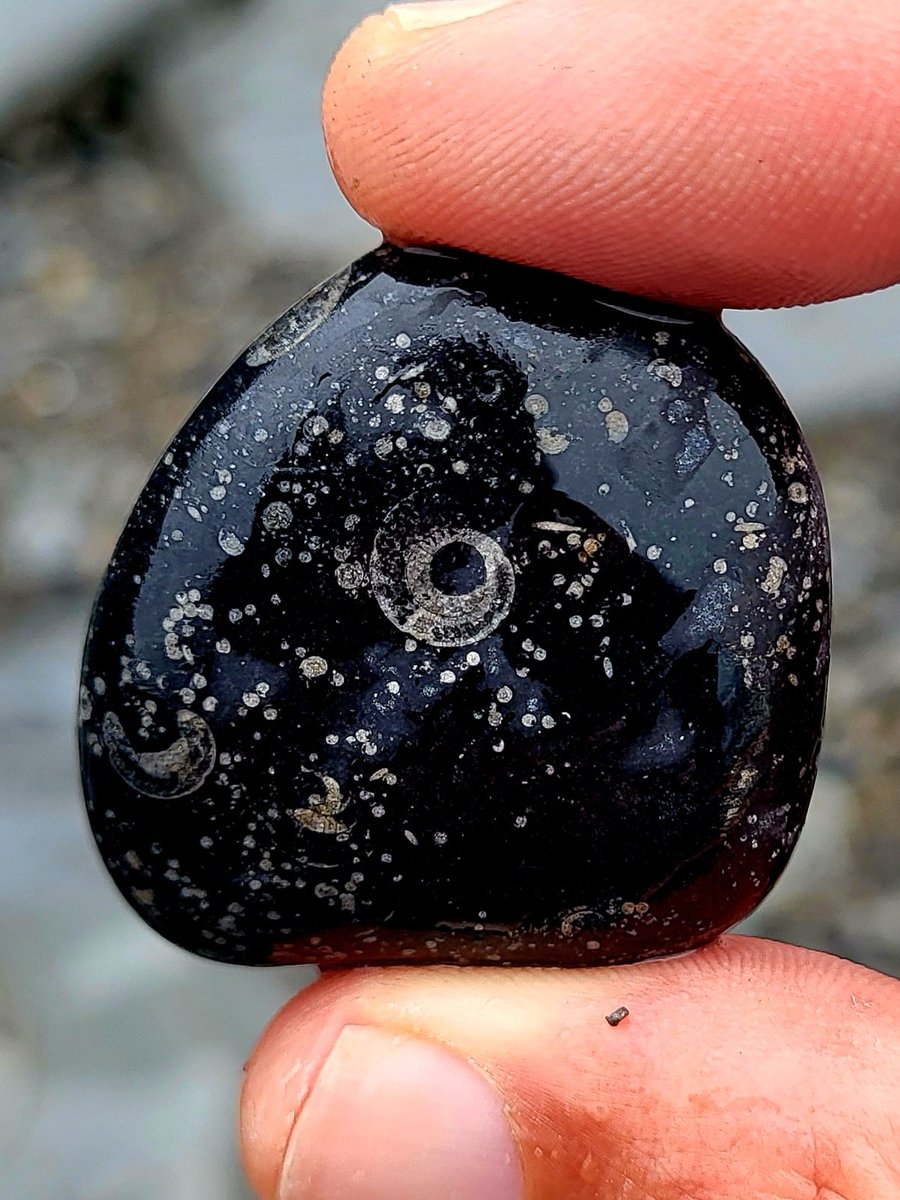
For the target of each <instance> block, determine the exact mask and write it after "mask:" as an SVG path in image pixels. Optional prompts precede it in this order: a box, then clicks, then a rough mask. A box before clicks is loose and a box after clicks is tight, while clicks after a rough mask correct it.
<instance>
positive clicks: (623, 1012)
mask: <svg viewBox="0 0 900 1200" xmlns="http://www.w3.org/2000/svg"><path fill="white" fill-rule="evenodd" d="M627 1016H628V1009H627V1008H626V1007H625V1006H624V1005H622V1007H621V1008H617V1009H616V1010H615V1012H611V1013H607V1014H606V1023H607V1025H612V1027H613V1028H614V1029H615V1027H616V1026H617V1025H621V1023H622V1022H623V1021H624V1020H625V1018H626V1017H627Z"/></svg>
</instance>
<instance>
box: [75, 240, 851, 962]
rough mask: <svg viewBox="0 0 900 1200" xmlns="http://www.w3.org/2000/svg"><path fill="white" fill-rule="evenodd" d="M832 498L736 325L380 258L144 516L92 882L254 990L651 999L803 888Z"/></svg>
mask: <svg viewBox="0 0 900 1200" xmlns="http://www.w3.org/2000/svg"><path fill="white" fill-rule="evenodd" d="M828 603H829V575H828V541H827V530H826V525H825V513H824V507H823V502H822V494H821V489H820V486H819V482H818V480H817V478H816V475H815V472H814V469H813V466H812V463H811V461H810V457H809V452H808V450H807V448H806V446H805V444H804V442H803V439H802V437H801V435H800V433H799V431H798V429H797V426H796V424H795V422H794V420H793V418H792V417H791V415H790V413H789V412H788V411H787V409H786V407H785V405H784V402H783V401H782V400H781V398H780V397H779V396H778V394H777V392H776V391H775V390H774V388H773V387H772V385H771V383H770V382H769V381H768V380H767V378H766V377H765V375H764V374H763V372H762V371H761V370H760V368H759V367H758V366H757V365H756V364H755V363H754V362H753V361H752V359H750V357H749V356H748V355H747V354H746V352H745V351H744V350H743V349H742V348H741V347H740V346H739V345H738V344H737V343H736V342H735V341H734V340H733V339H732V338H731V337H730V336H729V335H728V334H727V333H726V332H725V331H724V330H723V328H722V327H721V325H720V324H719V322H718V321H716V320H715V319H714V318H713V317H710V316H707V315H704V314H699V313H694V312H689V311H686V310H676V309H661V308H659V307H658V306H654V305H651V304H647V303H644V302H641V301H637V300H633V299H631V298H628V297H622V296H617V295H614V294H611V293H605V292H602V291H599V290H598V289H595V288H590V287H587V286H585V285H582V284H578V283H575V282H572V281H569V280H565V279H563V278H561V277H558V276H554V275H548V274H544V273H541V272H537V271H528V270H524V269H522V268H516V267H510V266H505V265H502V264H499V263H494V262H490V261H487V260H483V259H477V258H469V257H463V256H457V255H451V254H435V253H429V252H424V251H406V252H401V251H398V250H395V249H393V248H390V247H386V248H383V249H382V250H380V251H377V252H376V253H374V254H371V255H369V256H368V257H366V258H364V259H362V260H361V261H360V262H358V263H356V264H355V265H354V266H353V267H351V268H349V269H348V270H347V271H345V272H344V273H343V274H341V275H339V276H337V277H336V278H335V279H333V280H331V281H329V282H328V283H326V284H324V285H323V286H322V287H321V288H319V289H318V290H317V291H316V292H314V293H312V294H311V295H310V296H308V297H307V298H306V299H305V300H303V301H301V302H300V304H298V305H297V306H296V308H295V309H293V310H291V312H289V313H288V314H287V315H286V316H285V317H283V318H282V319H281V320H280V321H279V322H277V323H276V324H275V325H274V326H273V327H272V329H271V330H270V331H268V333H266V334H265V336H264V337H263V338H262V339H261V340H260V341H259V342H257V343H256V344H255V345H254V346H252V347H251V348H250V349H249V350H248V351H247V352H246V353H245V354H244V355H243V356H242V357H241V358H240V359H239V360H238V361H237V363H235V365H234V366H233V367H232V368H231V369H230V370H229V371H228V372H227V373H226V375H225V376H224V377H223V379H222V380H221V381H220V382H219V383H218V384H217V385H216V386H215V387H214V388H213V390H212V392H211V393H210V394H209V395H208V396H207V397H206V399H205V400H204V401H203V403H202V404H201V405H200V406H199V408H198V409H197V410H196V412H195V413H194V414H193V416H192V417H191V418H190V420H189V421H188V422H187V424H186V425H185V427H184V429H183V430H182V431H181V432H180V433H179V434H178V436H177V437H176V438H175V440H174V441H173V443H172V445H171V447H170V448H169V450H168V451H167V452H166V454H165V455H164V457H163V459H162V462H161V463H160V464H159V466H158V467H157V469H156V471H155V472H154V474H153V476H152V477H151V479H150V482H149V483H148V484H147V487H146V488H145V490H144V492H143V494H142V495H141V497H140V500H139V501H138V504H137V506H136V508H135V510H134V513H133V514H132V517H131V519H130V520H129V522H128V526H127V528H126V530H125V532H124V534H123V536H122V539H121V542H120V543H119V546H118V548H117V550H116V553H115V556H114V559H113V562H112V564H111V566H110V568H109V572H108V575H107V578H106V580H105V582H104V585H103V588H102V591H101V594H100V597H99V600H98V602H97V606H96V609H95V612H94V616H93V622H92V627H91V633H90V637H89V641H88V646H87V650H86V655H85V666H84V676H83V682H82V692H81V718H82V721H81V750H82V763H83V772H84V783H85V792H86V796H87V803H88V808H89V811H90V815H91V821H92V824H93V828H94V832H95V835H96V838H97V841H98V844H99V846H100V850H101V853H102V855H103V857H104V859H105V861H106V863H107V866H108V867H109V869H110V871H111V873H112V875H113V877H114V879H115V880H116V882H117V884H118V885H119V887H120V888H121V890H122V892H123V893H124V895H125V896H126V897H127V899H128V900H129V901H130V902H131V903H132V904H133V905H134V906H135V907H136V908H137V910H138V911H139V912H140V913H141V914H142V915H143V916H144V918H145V919H146V920H147V921H149V922H150V924H151V925H153V926H154V927H155V928H157V929H158V930H159V931H160V932H161V933H163V934H164V935H165V936H166V937H168V938H171V939H172V940H173V941H175V942H177V943H179V944H181V945H183V946H186V947H188V948H189V949H192V950H195V951H197V952H198V953H200V954H203V955H207V956H209V957H214V958H221V959H224V960H227V961H231V962H249V963H272V962H300V961H317V962H320V963H321V964H323V965H326V966H332V965H346V964H354V963H375V962H421V961H456V962H491V963H514V962H518V963H522V962H534V963H539V962H547V963H562V964H589V963H602V962H623V961H627V960H633V959H640V958H645V957H650V956H654V955H663V954H671V953H674V952H678V951H683V950H687V949H689V948H691V947H693V946H697V945H700V944H702V943H703V942H705V941H708V940H709V939H710V938H712V937H714V936H715V935H716V934H717V933H719V932H720V931H722V930H723V929H726V928H727V927H728V926H729V925H731V924H733V923H734V922H735V921H737V920H739V919H740V918H741V917H743V916H744V915H746V914H747V913H748V912H749V911H750V910H751V909H752V908H753V907H754V906H755V905H756V904H757V903H758V902H759V901H760V899H761V898H762V897H763V896H764V895H765V893H766V892H767V891H768V889H769V888H770V887H771V886H772V884H773V883H774V881H775V879H776V878H777V877H778V874H779V873H780V871H781V870H782V868H783V866H784V864H785V862H786V860H787V858H788V855H789V854H790V851H791V849H792V847H793V845H794V842H795V840H796V838H797V835H798V833H799V830H800V827H801V824H802V821H803V818H804V814H805V811H806V807H807V803H808V799H809V795H810V792H811V789H812V785H813V779H814V774H815V759H816V753H817V750H818V744H819V737H820V730H821V723H822V711H823V704H824V694H825V680H826V670H827V654H828V650H827V646H828V641H827V639H828Z"/></svg>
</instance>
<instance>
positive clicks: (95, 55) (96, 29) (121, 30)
mask: <svg viewBox="0 0 900 1200" xmlns="http://www.w3.org/2000/svg"><path fill="white" fill-rule="evenodd" d="M180 2H181V0H78V3H77V4H73V3H72V0H41V3H40V4H35V3H34V0H3V37H2V38H0V120H2V119H3V118H4V117H5V116H6V115H7V114H8V113H10V112H12V111H14V110H15V109H16V108H18V107H19V106H20V105H23V104H27V103H35V102H36V101H37V100H38V98H39V97H40V95H41V94H42V93H44V94H46V93H47V92H49V93H50V95H51V96H53V97H54V98H55V96H56V95H57V94H58V92H59V91H60V90H62V89H63V88H64V87H65V86H66V84H67V83H71V82H73V81H74V80H75V79H77V78H78V75H79V74H80V73H81V72H83V71H85V70H90V69H92V67H93V65H94V63H95V62H96V61H97V60H98V59H102V58H103V57H104V56H105V55H108V54H110V53H111V52H112V51H113V50H114V48H115V47H116V46H117V45H120V44H121V43H122V42H123V41H124V40H125V39H126V38H127V37H128V36H129V35H130V34H131V33H132V32H133V31H134V29H135V28H136V26H137V25H138V24H139V23H140V22H141V21H143V20H145V19H146V18H148V17H150V16H152V15H154V14H158V13H160V12H162V11H165V10H167V9H174V8H175V7H177V5H178V4H179V3H180Z"/></svg>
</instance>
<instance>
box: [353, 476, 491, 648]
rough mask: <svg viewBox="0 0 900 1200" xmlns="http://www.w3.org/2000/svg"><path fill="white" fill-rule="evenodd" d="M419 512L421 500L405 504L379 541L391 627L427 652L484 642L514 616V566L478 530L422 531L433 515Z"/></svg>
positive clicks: (375, 573) (377, 566)
mask: <svg viewBox="0 0 900 1200" xmlns="http://www.w3.org/2000/svg"><path fill="white" fill-rule="evenodd" d="M417 507H418V506H417V504H416V498H415V497H410V498H408V499H407V500H404V501H402V502H401V503H400V504H398V505H396V506H395V507H394V508H393V509H391V510H390V512H389V513H388V514H387V517H386V518H385V521H384V524H383V525H382V526H381V528H380V529H379V530H378V532H377V534H376V535H375V545H374V548H373V550H372V556H371V560H370V563H369V573H370V578H371V582H372V589H373V591H374V593H375V598H376V600H377V601H378V604H379V606H380V608H381V611H382V612H383V613H384V615H385V616H386V617H387V618H388V620H389V621H391V623H392V624H394V625H396V627H397V628H398V629H400V630H402V632H404V633H408V634H409V635H410V636H411V637H415V638H418V639H420V640H421V641H424V642H427V643H428V644H429V645H432V646H466V645H471V644H472V643H473V642H479V641H481V640H482V638H485V637H487V636H488V634H491V633H493V632H494V630H495V629H496V628H497V627H498V626H499V625H500V624H501V623H502V622H503V621H504V620H505V619H506V617H507V616H508V614H509V610H510V608H511V606H512V602H513V596H514V594H515V572H514V569H513V565H512V563H511V562H510V560H509V558H508V557H507V555H506V552H505V550H504V549H503V547H502V546H501V545H500V543H499V542H498V541H497V540H496V539H495V538H493V537H490V536H489V535H488V534H486V533H482V532H480V531H479V530H477V529H472V528H470V527H468V526H464V525H462V524H460V525H450V526H443V525H438V526H433V527H428V526H427V524H426V526H425V528H423V527H422V526H423V524H425V523H426V522H427V516H425V514H424V513H423V512H420V511H417ZM423 518H424V520H423Z"/></svg>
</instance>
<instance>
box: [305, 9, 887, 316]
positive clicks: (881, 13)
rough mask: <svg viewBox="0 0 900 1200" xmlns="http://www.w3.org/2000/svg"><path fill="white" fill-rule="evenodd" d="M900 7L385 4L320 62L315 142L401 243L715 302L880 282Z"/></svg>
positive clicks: (764, 300) (835, 291)
mask: <svg viewBox="0 0 900 1200" xmlns="http://www.w3.org/2000/svg"><path fill="white" fill-rule="evenodd" d="M465 6H466V5H463V7H465ZM440 7H441V8H446V7H447V6H446V5H445V4H442V5H441V6H440ZM894 9H895V0H873V3H872V4H871V5H870V6H868V7H867V8H866V10H865V11H864V12H863V11H861V10H860V9H859V6H858V5H856V4H855V3H854V2H853V0H828V3H820V2H819V0H804V2H803V3H799V4H794V3H787V2H786V0H785V2H781V3H777V4H764V3H762V0H760V3H758V4H750V5H748V4H746V3H745V2H744V0H728V2H727V3H726V4H725V6H724V8H723V6H722V3H721V0H697V2H696V3H695V4H694V5H692V6H691V7H690V9H684V8H683V7H673V6H672V5H667V4H664V3H655V2H654V3H643V2H641V0H615V3H611V4H604V5H587V4H584V3H582V2H580V0H517V2H516V3H513V4H506V5H502V6H499V7H494V8H492V9H489V10H488V11H487V12H486V13H485V14H484V15H483V16H478V17H475V18H474V19H470V20H463V21H459V22H457V23H453V24H450V25H440V26H439V27H437V28H430V29H429V28H413V29H404V28H403V27H402V26H401V24H400V22H398V20H397V19H396V14H395V13H392V12H391V10H390V9H389V10H387V11H386V12H384V13H381V14H377V15H375V16H372V17H369V18H368V19H367V20H366V21H365V22H364V23H363V24H362V25H361V26H360V27H359V28H358V29H357V30H355V31H354V32H353V33H352V34H351V35H350V37H349V38H348V40H347V42H346V43H345V44H344V46H343V47H342V48H341V50H340V51H339V53H338V56H337V58H336V60H335V63H334V65H333V68H332V71H331V73H330V75H329V78H328V82H327V85H326V91H325V97H324V103H323V113H324V117H325V132H326V141H327V145H328V151H329V155H330V158H331V161H332V165H333V168H334V171H335V175H336V177H337V180H338V183H339V185H340V186H341V188H342V189H343V191H344V194H345V195H346V196H347V198H348V200H349V201H350V203H351V204H352V205H353V207H354V208H355V209H356V210H357V211H358V212H359V213H360V215H361V216H363V217H364V218H365V219H366V220H368V221H369V222H370V223H371V224H373V225H375V226H377V227H378V228H379V229H381V231H382V232H383V233H384V234H385V235H386V236H387V237H388V239H389V240H392V241H397V242H400V243H401V244H411V243H418V244H425V245H445V246H455V247H457V248H459V249H464V250H472V251H476V252H479V253H483V254H487V255H491V256H493V257H497V258H506V259H510V260H512V261H516V262H522V263H525V264H528V265H532V266H538V267H545V268H549V269H551V270H556V271H561V272H563V273H567V274H571V275H576V276H578V277H580V278H583V279H586V280H588V281H590V282H594V283H600V284H603V285H605V286H607V287H612V288H615V289H618V290H623V291H630V292H634V293H637V294H643V295H648V296H653V297H656V298H659V299H664V300H674V301H677V302H681V303H688V304H694V305H697V306H701V307H707V308H722V307H759V306H772V305H784V304H800V303H810V302H813V301H818V300H823V299H830V298H834V297H837V296H841V295H849V294H852V293H853V292H857V291H866V290H871V289H873V288H878V287H883V286H886V285H888V284H890V283H892V282H895V281H896V279H897V277H898V274H900V225H898V223H897V221H896V212H897V201H898V195H900V176H898V175H897V172H896V170H895V162H896V155H897V149H898V141H897V130H898V129H900V125H898V122H897V116H898V112H900V109H898V107H897V100H898V95H900V93H898V92H897V89H896V88H895V87H894V86H893V81H894V79H895V78H896V72H897V66H898V62H900V26H898V24H897V22H896V19H895V16H894V15H892V14H893V13H894Z"/></svg>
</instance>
